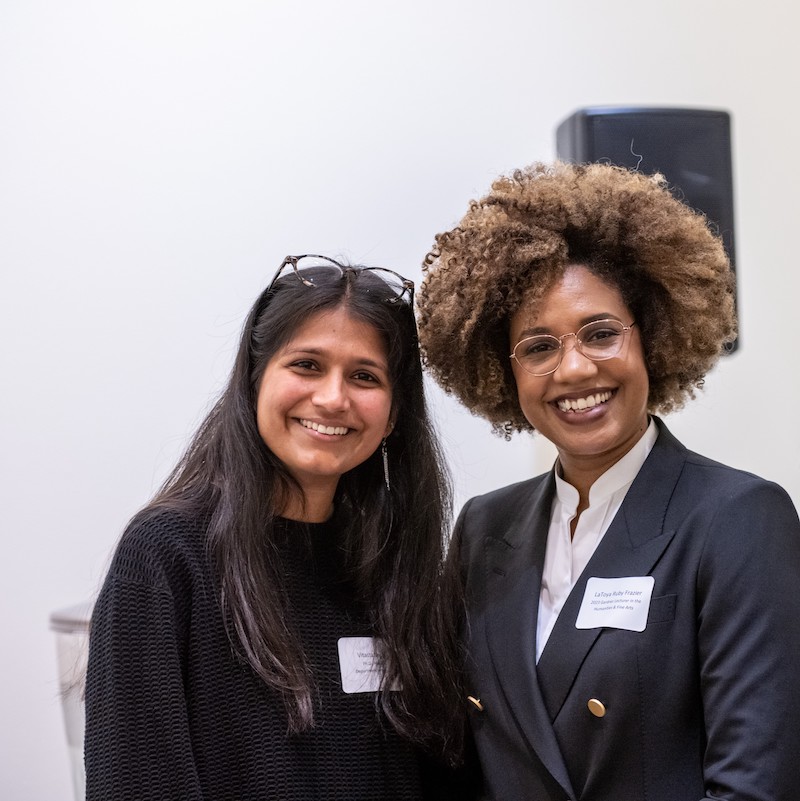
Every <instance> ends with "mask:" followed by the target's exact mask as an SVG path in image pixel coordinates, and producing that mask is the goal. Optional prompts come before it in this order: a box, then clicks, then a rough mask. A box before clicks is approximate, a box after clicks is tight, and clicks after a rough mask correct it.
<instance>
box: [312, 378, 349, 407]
mask: <svg viewBox="0 0 800 801" xmlns="http://www.w3.org/2000/svg"><path fill="white" fill-rule="evenodd" d="M311 401H312V403H313V404H314V405H315V406H318V407H320V408H321V409H325V410H327V411H331V412H340V411H344V410H345V409H347V408H348V407H349V406H350V396H349V395H348V393H347V382H346V380H345V378H344V376H343V375H339V374H337V373H334V372H331V373H328V375H325V376H322V377H320V379H319V381H318V382H317V384H316V386H315V387H314V394H313V396H312V398H311Z"/></svg>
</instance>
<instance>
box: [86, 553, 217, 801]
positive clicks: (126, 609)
mask: <svg viewBox="0 0 800 801" xmlns="http://www.w3.org/2000/svg"><path fill="white" fill-rule="evenodd" d="M132 551H133V553H132ZM135 552H136V543H135V542H134V543H131V542H128V543H127V545H125V547H121V549H120V551H119V552H118V554H117V559H116V560H115V564H114V565H113V566H112V571H111V573H110V574H109V577H108V578H107V579H106V582H105V585H104V587H103V589H102V592H101V593H100V597H99V598H98V601H97V604H96V605H95V610H94V614H93V617H92V631H91V638H90V648H89V666H88V671H87V679H86V741H85V762H86V799H87V801H149V799H152V800H153V801H156V799H159V800H161V799H165V798H176V799H177V798H180V799H181V800H182V801H201V799H202V794H201V791H200V786H199V782H198V777H197V771H196V769H195V764H194V760H193V756H192V747H191V742H190V737H189V725H188V716H187V710H186V703H185V696H184V687H183V671H182V666H181V664H182V660H181V633H180V631H181V618H182V614H181V610H180V604H179V603H178V602H177V601H176V599H175V598H174V597H173V594H172V592H171V591H170V589H169V585H168V583H167V582H166V581H163V580H160V579H159V577H158V576H157V575H146V573H147V571H145V570H143V571H142V575H135V576H134V575H131V573H132V572H134V571H130V570H128V569H126V566H127V565H128V564H130V563H131V561H133V562H134V563H136V564H137V565H138V564H140V563H141V564H147V562H148V558H147V557H146V556H145V555H142V554H137V553H135ZM121 554H122V557H124V558H121Z"/></svg>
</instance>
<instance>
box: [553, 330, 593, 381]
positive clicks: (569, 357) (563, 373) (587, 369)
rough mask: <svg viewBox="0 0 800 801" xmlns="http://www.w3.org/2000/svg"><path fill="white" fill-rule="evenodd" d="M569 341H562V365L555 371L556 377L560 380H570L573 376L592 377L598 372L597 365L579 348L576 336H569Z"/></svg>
mask: <svg viewBox="0 0 800 801" xmlns="http://www.w3.org/2000/svg"><path fill="white" fill-rule="evenodd" d="M567 337H568V339H562V343H563V344H562V351H561V363H560V364H559V365H558V367H557V368H556V369H555V372H554V375H555V376H557V378H559V379H565V380H569V379H570V378H571V377H573V376H580V377H583V376H586V375H591V374H592V373H594V372H595V371H596V370H597V365H596V364H595V362H593V361H592V360H591V359H589V358H588V357H586V356H584V355H583V352H582V351H581V349H580V347H579V346H578V339H577V337H576V336H575V334H567Z"/></svg>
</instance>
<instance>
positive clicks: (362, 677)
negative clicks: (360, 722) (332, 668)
mask: <svg viewBox="0 0 800 801" xmlns="http://www.w3.org/2000/svg"><path fill="white" fill-rule="evenodd" d="M379 642H380V641H379V640H376V639H375V638H374V637H340V638H339V640H338V643H337V644H338V646H339V669H340V670H341V672H342V689H343V690H344V691H345V692H346V693H374V692H376V691H377V690H380V688H381V682H382V681H383V670H382V668H381V664H380V658H379V655H378V649H377V646H378V643H379ZM389 689H390V690H396V689H397V688H396V687H394V686H392V687H390V688H389Z"/></svg>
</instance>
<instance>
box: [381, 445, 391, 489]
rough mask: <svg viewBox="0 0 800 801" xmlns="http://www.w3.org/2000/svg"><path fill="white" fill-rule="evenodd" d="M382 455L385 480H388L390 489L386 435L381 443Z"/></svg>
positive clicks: (387, 486) (387, 485)
mask: <svg viewBox="0 0 800 801" xmlns="http://www.w3.org/2000/svg"><path fill="white" fill-rule="evenodd" d="M381 456H383V480H384V481H385V482H386V489H387V490H389V489H391V487H390V486H389V452H388V451H387V449H386V437H384V438H383V442H382V443H381Z"/></svg>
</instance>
